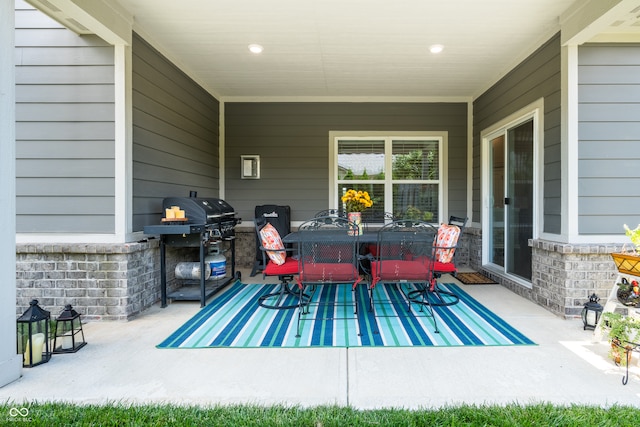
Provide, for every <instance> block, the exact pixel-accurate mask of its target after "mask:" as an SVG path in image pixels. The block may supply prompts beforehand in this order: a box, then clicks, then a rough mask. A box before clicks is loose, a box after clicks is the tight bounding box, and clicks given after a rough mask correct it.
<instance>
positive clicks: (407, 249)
mask: <svg viewBox="0 0 640 427" xmlns="http://www.w3.org/2000/svg"><path fill="white" fill-rule="evenodd" d="M436 236H437V229H436V228H435V227H434V226H433V225H432V224H429V223H427V222H424V221H419V220H409V219H405V220H397V221H393V222H392V223H390V224H387V225H385V226H384V227H382V228H381V229H380V230H379V231H378V241H377V244H376V256H375V257H372V258H371V284H370V286H369V303H370V306H369V310H370V311H372V312H373V314H374V316H375V317H381V316H382V317H384V316H392V317H399V316H401V314H400V313H395V314H382V313H378V311H377V310H376V305H377V304H390V307H392V306H402V305H404V304H406V309H407V312H410V311H411V310H412V306H413V305H414V304H415V305H417V306H418V307H419V309H418V313H416V312H415V311H414V314H420V313H425V315H426V316H427V317H430V318H432V319H433V327H434V332H436V333H438V332H439V330H438V324H437V322H436V317H435V315H434V311H433V307H432V300H433V299H432V297H431V295H430V294H431V292H432V290H433V289H435V288H436V286H435V281H436V277H435V273H434V270H433V267H434V261H433V256H432V254H433V243H434V241H435V239H436ZM381 284H395V285H396V289H397V290H398V291H399V292H397V293H396V292H391V291H390V292H389V293H388V294H387V295H386V298H387V299H386V300H379V301H377V300H376V297H375V295H376V291H375V289H376V287H377V286H378V285H381ZM425 310H426V311H425Z"/></svg>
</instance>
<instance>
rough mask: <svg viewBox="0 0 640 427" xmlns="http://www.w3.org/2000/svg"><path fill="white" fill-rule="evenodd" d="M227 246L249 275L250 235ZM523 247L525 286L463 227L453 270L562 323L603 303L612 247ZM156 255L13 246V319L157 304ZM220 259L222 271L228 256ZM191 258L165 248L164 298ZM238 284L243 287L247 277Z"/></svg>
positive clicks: (113, 313)
mask: <svg viewBox="0 0 640 427" xmlns="http://www.w3.org/2000/svg"><path fill="white" fill-rule="evenodd" d="M235 243H236V269H240V268H242V269H245V270H249V271H250V270H251V268H252V266H253V263H254V261H255V256H256V247H255V231H254V229H253V228H248V227H245V228H238V229H237V230H236V241H235ZM531 243H532V260H531V262H532V268H533V277H532V283H531V286H523V285H522V284H521V283H518V282H516V281H513V280H510V279H509V278H508V277H505V276H504V275H500V274H495V273H492V272H490V271H486V270H484V269H483V268H482V266H481V253H482V233H481V231H480V230H479V229H477V228H472V227H467V228H466V229H465V232H464V235H463V239H462V245H461V248H460V252H459V254H458V265H459V266H469V267H471V268H472V269H474V270H476V271H480V272H482V273H484V274H485V275H487V276H489V277H491V278H492V279H494V280H496V281H497V282H499V283H500V284H501V285H502V286H505V287H507V288H508V289H511V290H512V291H513V292H515V293H516V294H518V295H521V296H522V297H524V298H527V299H529V300H531V301H534V302H536V303H537V304H539V305H541V306H543V307H545V308H546V309H548V310H550V311H551V312H553V313H555V314H557V315H559V316H563V317H576V316H579V315H580V312H581V310H582V307H583V305H584V303H585V302H587V301H588V300H589V295H591V294H592V293H594V292H595V293H596V294H597V295H598V296H599V297H600V298H601V299H602V300H603V301H605V300H606V298H607V297H608V294H609V293H610V291H611V289H612V287H613V284H614V282H615V279H616V277H617V271H616V269H615V265H614V263H613V261H612V260H611V256H610V255H609V254H610V253H612V252H617V251H620V250H621V247H620V246H616V245H589V244H581V245H568V244H561V243H557V242H551V241H546V240H534V241H532V242H531ZM228 247H229V246H228V245H227V246H226V248H227V249H228ZM159 253H160V248H159V240H158V239H149V240H148V241H147V240H143V241H140V242H134V243H125V244H18V245H17V250H16V260H17V263H16V283H17V305H16V314H17V315H20V314H22V313H23V312H24V310H26V309H27V308H28V307H29V302H30V301H31V300H32V299H37V300H38V301H39V302H40V306H41V307H43V308H44V309H46V310H49V311H51V316H52V318H55V317H57V316H58V314H59V313H60V312H61V311H62V310H63V308H64V306H65V304H71V305H73V307H74V308H75V309H76V310H77V311H78V312H79V313H81V314H82V316H83V319H84V320H128V319H131V318H132V317H134V316H135V315H137V314H139V313H140V312H141V311H143V310H145V309H147V308H149V307H151V306H152V305H153V304H155V303H157V302H158V301H159V300H160V254H159ZM225 255H226V256H227V268H228V270H230V269H231V259H230V258H231V256H230V253H229V251H226V252H225ZM197 259H198V248H174V247H167V285H168V291H169V292H171V291H172V290H173V289H175V288H176V287H177V286H179V284H178V283H176V282H177V281H176V280H175V274H174V270H175V266H176V264H177V263H178V262H183V261H186V262H193V261H197ZM229 274H230V271H229ZM245 274H246V273H245ZM242 280H243V282H245V283H251V279H250V278H249V277H242Z"/></svg>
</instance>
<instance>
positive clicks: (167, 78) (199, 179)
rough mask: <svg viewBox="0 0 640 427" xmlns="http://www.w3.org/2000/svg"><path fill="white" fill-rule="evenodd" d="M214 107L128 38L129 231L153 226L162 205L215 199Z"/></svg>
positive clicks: (157, 55) (156, 56)
mask: <svg viewBox="0 0 640 427" xmlns="http://www.w3.org/2000/svg"><path fill="white" fill-rule="evenodd" d="M219 114H220V110H219V102H218V101H217V100H216V99H215V98H214V97H213V96H211V95H210V94H209V93H208V92H207V91H205V90H204V89H203V88H202V87H200V86H198V84H197V83H195V82H194V81H193V80H192V79H190V78H189V77H188V76H186V75H185V74H184V73H183V72H182V71H180V70H179V69H178V68H177V67H176V66H175V65H173V64H172V63H171V62H170V61H168V60H167V59H166V58H165V57H163V56H162V55H161V54H160V53H158V52H157V51H156V50H155V49H154V48H153V47H152V46H150V45H149V44H148V43H147V42H145V41H144V40H143V39H142V38H141V37H140V36H138V35H136V34H134V37H133V231H142V229H143V227H144V226H145V225H149V224H158V223H159V222H160V219H161V218H162V216H163V212H162V199H163V198H165V197H170V196H184V197H186V196H188V195H189V191H190V190H194V191H197V192H198V196H199V197H217V196H218V194H219V190H220V187H219V177H220V174H219V166H218V165H219V161H220V159H219V127H220V124H219Z"/></svg>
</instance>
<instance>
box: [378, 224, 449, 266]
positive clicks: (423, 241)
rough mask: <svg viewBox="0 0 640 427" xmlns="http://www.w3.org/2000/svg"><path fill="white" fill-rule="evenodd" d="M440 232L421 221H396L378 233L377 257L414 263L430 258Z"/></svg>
mask: <svg viewBox="0 0 640 427" xmlns="http://www.w3.org/2000/svg"><path fill="white" fill-rule="evenodd" d="M437 233H438V230H437V229H436V228H435V227H434V226H433V225H432V224H430V223H428V222H425V221H420V220H407V219H402V220H396V221H393V222H391V223H389V224H386V225H385V226H384V227H382V228H381V229H380V230H379V231H378V239H377V240H378V242H377V252H378V253H377V256H378V258H379V259H381V260H388V259H402V260H405V261H412V260H414V259H422V258H424V257H430V255H431V253H432V247H433V243H434V241H435V238H436V236H437Z"/></svg>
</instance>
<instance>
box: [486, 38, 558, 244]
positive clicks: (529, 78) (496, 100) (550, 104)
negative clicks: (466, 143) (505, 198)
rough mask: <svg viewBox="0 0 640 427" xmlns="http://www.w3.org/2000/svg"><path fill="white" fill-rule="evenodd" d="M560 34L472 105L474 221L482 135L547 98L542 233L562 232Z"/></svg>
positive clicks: (545, 107)
mask: <svg viewBox="0 0 640 427" xmlns="http://www.w3.org/2000/svg"><path fill="white" fill-rule="evenodd" d="M560 85H561V79H560V35H559V34H558V35H556V36H555V37H553V38H552V39H550V40H549V41H548V42H547V43H545V44H544V45H543V46H541V47H540V48H539V49H538V50H537V51H536V52H534V53H533V54H532V55H530V56H529V57H528V58H527V59H525V60H524V61H523V62H522V63H520V64H519V65H518V66H517V67H516V68H514V69H513V70H512V71H511V72H509V73H508V74H507V75H506V76H505V77H503V78H502V79H501V80H500V81H499V82H498V83H496V84H495V85H494V86H492V87H491V88H490V89H489V90H487V91H486V92H485V93H483V94H482V95H481V96H480V97H478V99H476V101H475V102H474V105H473V115H474V120H473V165H474V167H473V219H474V221H479V220H480V209H481V206H482V203H481V183H480V173H481V165H480V152H481V147H480V142H481V141H480V133H481V132H482V131H483V130H484V129H487V128H488V127H490V126H491V125H493V124H495V123H497V122H499V121H500V120H503V119H504V118H506V117H508V116H509V115H510V114H512V113H514V112H516V111H518V110H519V109H521V108H523V107H525V106H526V105H528V104H530V103H532V102H534V101H536V100H537V99H539V98H544V159H543V171H544V172H543V180H544V190H543V191H544V193H543V207H542V209H543V215H544V220H543V231H544V232H547V233H553V234H559V233H560V232H561V228H560V227H561V222H560V213H561V203H560V192H559V191H558V189H559V188H561V173H560V172H561V164H560V160H561V157H560V146H561V145H560V144H561V127H560V124H561V111H560V105H561V91H560Z"/></svg>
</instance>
